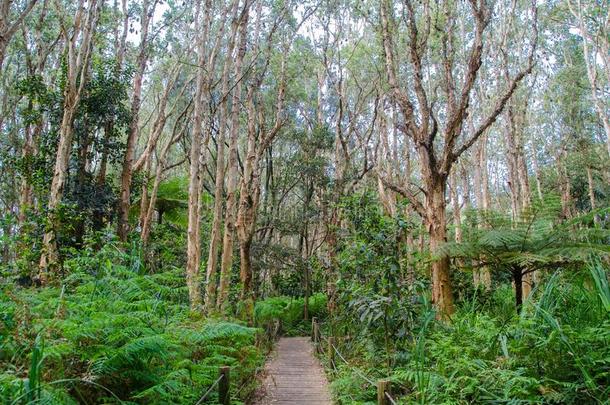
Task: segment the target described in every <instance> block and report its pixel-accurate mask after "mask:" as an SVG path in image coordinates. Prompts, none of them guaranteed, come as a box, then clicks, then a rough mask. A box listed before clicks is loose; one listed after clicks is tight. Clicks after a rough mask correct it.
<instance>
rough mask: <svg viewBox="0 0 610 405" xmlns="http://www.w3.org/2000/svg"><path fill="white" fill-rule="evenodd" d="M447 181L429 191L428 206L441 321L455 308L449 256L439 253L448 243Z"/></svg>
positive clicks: (434, 294)
mask: <svg viewBox="0 0 610 405" xmlns="http://www.w3.org/2000/svg"><path fill="white" fill-rule="evenodd" d="M445 184H446V183H445V181H442V180H440V179H438V180H437V181H435V182H433V183H432V186H431V187H429V188H428V189H427V191H428V201H427V204H426V211H427V212H426V214H427V215H426V225H427V227H428V230H429V233H430V251H431V253H432V255H434V258H433V261H432V269H431V272H432V303H433V304H434V305H435V306H436V308H437V311H438V312H437V317H438V318H439V319H448V318H449V317H450V316H451V315H452V314H453V312H454V311H455V308H454V306H453V292H452V289H451V281H450V277H449V271H450V262H449V256H448V255H446V254H440V256H436V255H437V254H439V253H438V249H439V248H441V247H442V246H443V245H444V244H445V243H446V242H447V223H446V219H445V212H446V202H445V187H446V185H445Z"/></svg>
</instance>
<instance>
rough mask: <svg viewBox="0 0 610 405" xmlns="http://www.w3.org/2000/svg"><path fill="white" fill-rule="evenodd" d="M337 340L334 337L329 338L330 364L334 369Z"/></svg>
mask: <svg viewBox="0 0 610 405" xmlns="http://www.w3.org/2000/svg"><path fill="white" fill-rule="evenodd" d="M334 345H335V338H334V337H332V336H329V337H328V363H329V364H330V366H331V367H332V368H335V348H334Z"/></svg>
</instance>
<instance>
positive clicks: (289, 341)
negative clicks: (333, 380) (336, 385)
mask: <svg viewBox="0 0 610 405" xmlns="http://www.w3.org/2000/svg"><path fill="white" fill-rule="evenodd" d="M254 404H255V405H286V404H292V405H301V404H302V405H305V404H308V405H309V404H311V405H331V404H332V400H331V396H330V390H329V388H328V380H327V379H326V375H325V374H324V370H323V368H322V366H321V365H320V363H319V361H318V359H317V358H316V357H315V356H314V355H313V346H312V342H311V339H309V338H300V337H298V338H282V339H280V341H279V342H278V344H277V348H276V352H275V354H274V356H273V357H272V359H271V360H270V361H269V362H268V363H267V366H266V378H265V381H264V384H263V392H262V395H260V396H259V399H258V400H256V401H255V402H254Z"/></svg>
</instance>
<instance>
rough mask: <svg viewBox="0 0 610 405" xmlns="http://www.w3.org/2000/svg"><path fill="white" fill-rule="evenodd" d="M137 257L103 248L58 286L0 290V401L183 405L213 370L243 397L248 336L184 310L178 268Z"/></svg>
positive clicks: (256, 361) (253, 349)
mask: <svg viewBox="0 0 610 405" xmlns="http://www.w3.org/2000/svg"><path fill="white" fill-rule="evenodd" d="M137 257H138V255H137V254H136V252H130V254H125V253H122V252H121V250H120V249H119V246H118V245H117V244H115V243H112V242H110V243H108V244H106V245H105V246H104V247H103V248H102V249H101V250H100V251H98V252H95V253H94V254H92V255H90V256H89V255H86V254H83V255H82V256H77V257H75V258H73V259H71V260H69V261H67V262H66V264H65V265H66V269H69V276H67V277H65V278H64V281H63V283H62V284H61V286H57V287H47V288H44V289H34V288H14V287H13V286H12V285H9V286H7V287H4V288H3V289H2V291H1V292H0V312H1V314H2V318H1V323H0V369H1V370H2V373H1V374H0V403H3V404H22V403H29V404H34V403H37V404H38V403H46V404H72V403H119V402H123V403H146V404H168V403H175V404H178V403H180V404H193V403H195V402H197V400H198V399H199V398H200V397H201V396H202V395H203V393H204V392H205V391H206V389H207V387H208V386H210V385H211V384H212V383H213V382H214V380H215V379H216V378H217V376H218V367H219V366H223V365H229V366H232V367H233V371H232V383H233V386H232V391H233V394H234V395H233V398H235V400H237V399H238V398H242V399H243V398H247V397H248V395H249V394H251V393H252V390H253V389H254V388H255V387H256V384H255V382H253V381H252V375H253V374H254V372H255V371H256V369H257V368H259V367H260V366H261V364H262V361H263V352H262V351H261V348H260V347H258V346H257V345H256V344H255V343H256V336H257V334H258V330H257V329H254V328H249V327H246V326H244V325H242V324H239V323H231V322H227V321H223V320H214V319H204V318H202V317H201V315H200V314H197V313H191V312H190V311H189V310H188V295H187V292H186V287H185V286H184V278H183V277H184V276H183V274H182V273H183V271H182V270H181V269H178V268H174V269H165V270H164V271H163V272H160V273H153V274H149V273H147V272H146V270H145V269H144V268H143V267H142V265H141V263H140V262H139V261H138V260H137ZM215 395H216V392H215V391H214V392H212V393H211V397H210V398H209V399H208V401H207V402H206V403H213V398H214V396H215Z"/></svg>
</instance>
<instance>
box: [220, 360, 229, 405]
mask: <svg viewBox="0 0 610 405" xmlns="http://www.w3.org/2000/svg"><path fill="white" fill-rule="evenodd" d="M220 375H221V376H223V378H221V379H220V381H219V382H218V401H219V402H220V403H221V404H222V405H230V403H231V392H230V388H231V367H229V366H223V367H220Z"/></svg>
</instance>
